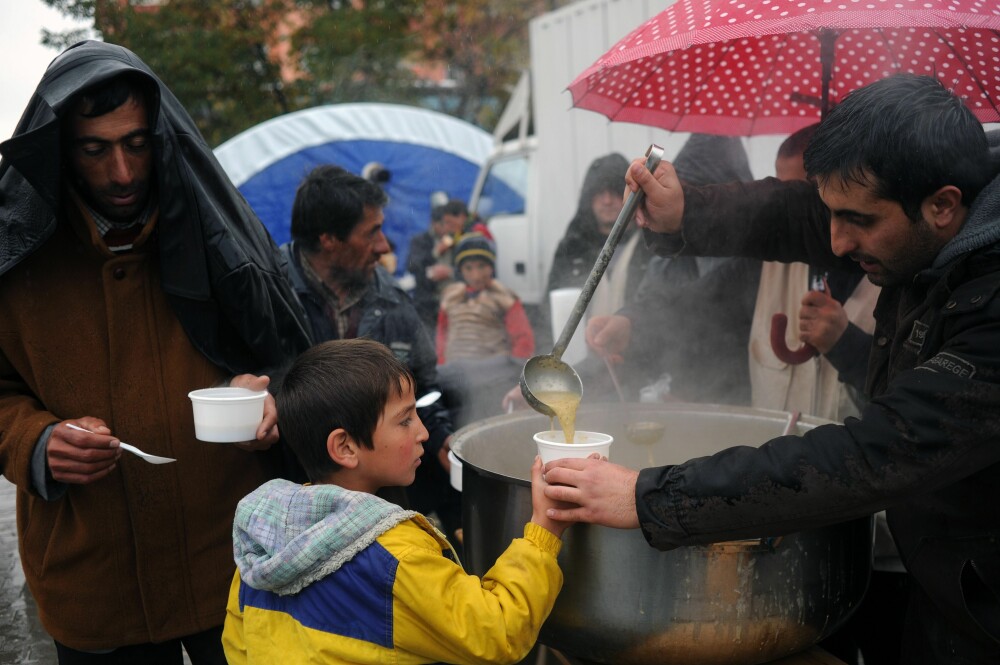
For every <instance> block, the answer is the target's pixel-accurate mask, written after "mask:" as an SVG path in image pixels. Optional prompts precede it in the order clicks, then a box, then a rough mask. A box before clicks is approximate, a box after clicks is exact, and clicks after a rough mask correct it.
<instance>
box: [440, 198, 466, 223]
mask: <svg viewBox="0 0 1000 665" xmlns="http://www.w3.org/2000/svg"><path fill="white" fill-rule="evenodd" d="M468 214H469V208H468V206H466V205H465V201H462V200H461V199H451V200H450V201H448V202H447V203H442V204H441V205H439V206H435V207H434V209H433V210H431V221H434V222H438V221H441V219H442V218H443V217H444V216H445V215H468Z"/></svg>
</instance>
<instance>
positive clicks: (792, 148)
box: [778, 122, 819, 158]
mask: <svg viewBox="0 0 1000 665" xmlns="http://www.w3.org/2000/svg"><path fill="white" fill-rule="evenodd" d="M817 129H819V123H818V122H817V123H813V124H811V125H808V126H806V127H803V128H802V129H800V130H798V131H796V132H795V133H794V134H791V135H790V136H789V137H788V138H786V139H785V140H784V141H782V142H781V145H780V146H778V157H784V158H788V157H795V156H797V155H801V154H803V153H804V152H805V151H806V148H807V147H808V146H809V141H810V140H811V139H812V137H813V135H814V134H816V130H817Z"/></svg>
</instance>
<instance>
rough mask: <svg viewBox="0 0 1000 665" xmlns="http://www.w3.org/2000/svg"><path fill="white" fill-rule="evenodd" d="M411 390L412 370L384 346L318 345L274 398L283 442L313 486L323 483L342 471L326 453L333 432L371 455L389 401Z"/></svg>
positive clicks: (354, 343) (367, 342) (354, 342)
mask: <svg viewBox="0 0 1000 665" xmlns="http://www.w3.org/2000/svg"><path fill="white" fill-rule="evenodd" d="M413 385H415V382H414V380H413V375H412V374H411V373H410V369H409V368H408V367H407V366H406V364H405V363H403V362H402V361H400V360H399V359H398V358H396V356H394V355H393V353H392V351H390V350H389V348H388V347H387V346H385V345H384V344H380V343H379V342H375V341H373V340H370V339H364V338H357V339H338V340H332V341H329V342H323V343H321V344H317V345H316V346H313V347H312V348H311V349H309V350H308V351H306V352H304V353H303V354H302V355H300V356H299V357H298V358H297V359H296V360H295V362H294V363H293V364H292V367H291V369H289V370H288V373H287V374H286V375H285V377H284V379H283V380H282V383H281V389H280V390H279V391H278V394H277V395H276V396H275V403H276V405H277V409H278V422H279V426H280V428H281V436H282V439H283V440H284V441H285V443H286V444H287V445H288V446H289V447H290V448H291V449H292V452H294V453H295V456H296V457H297V458H298V460H299V463H300V464H301V465H302V468H303V469H305V472H306V475H307V476H309V480H311V481H313V482H320V481H322V480H324V479H325V478H327V477H328V476H329V475H330V474H331V473H333V472H335V471H337V470H338V469H340V468H341V467H340V465H339V464H337V463H336V462H334V461H333V460H332V459H330V455H329V453H328V452H327V449H326V440H327V437H329V435H330V432H332V431H333V430H335V429H338V428H343V429H344V430H345V431H346V432H347V433H348V434H349V435H350V436H351V438H353V439H354V440H355V441H356V442H357V443H358V444H359V445H361V446H364V447H365V448H369V449H371V448H372V447H373V441H372V437H373V436H374V435H375V429H376V427H377V426H378V422H379V419H380V418H381V417H382V413H383V411H385V406H386V404H387V403H388V402H389V398H390V397H394V396H399V395H402V394H403V391H404V390H406V388H408V387H410V386H413Z"/></svg>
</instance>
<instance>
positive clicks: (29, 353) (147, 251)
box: [0, 208, 270, 650]
mask: <svg viewBox="0 0 1000 665" xmlns="http://www.w3.org/2000/svg"><path fill="white" fill-rule="evenodd" d="M71 217H72V219H71V220H70V223H60V224H59V225H58V227H57V228H56V230H55V232H54V234H53V236H52V237H51V238H50V239H49V240H48V241H47V242H45V244H44V245H42V246H41V247H40V248H39V249H38V250H36V251H35V252H34V253H32V254H31V255H29V256H27V257H26V258H25V259H24V260H23V261H21V262H20V263H19V264H18V265H17V266H15V267H14V268H12V269H11V270H10V271H9V272H8V273H7V274H5V275H4V276H3V278H2V279H0V469H2V471H3V473H4V475H5V476H6V477H7V478H8V479H9V480H11V481H12V482H14V483H15V484H16V485H17V486H18V495H17V526H18V533H19V536H20V551H21V559H22V564H23V566H24V572H25V577H26V578H27V581H28V585H29V587H30V589H31V592H32V594H33V595H34V596H35V598H36V600H37V601H38V606H39V608H40V612H41V619H42V623H43V625H44V626H45V628H46V630H48V631H49V633H51V634H52V636H53V637H54V638H55V639H56V640H58V641H59V642H62V643H64V644H66V645H68V646H71V647H74V648H76V649H83V650H96V649H103V648H110V647H113V646H120V645H125V644H132V643H140V642H149V641H154V642H156V641H162V640H166V639H170V638H175V637H178V636H182V635H186V634H190V633H194V632H198V631H202V630H205V629H208V628H210V627H213V626H219V625H221V624H222V622H223V620H224V617H225V605H226V597H227V593H228V586H229V581H230V580H231V578H232V574H233V569H234V564H233V557H232V540H231V531H232V519H233V513H234V509H235V505H236V502H237V501H238V500H239V499H240V498H241V497H242V496H243V495H245V494H247V493H248V492H249V491H250V490H252V489H253V488H255V487H257V486H258V485H259V484H260V483H261V482H263V481H264V480H266V479H267V478H268V477H270V474H269V473H268V465H267V462H268V461H269V455H268V454H262V453H250V452H246V451H243V450H240V449H237V448H235V447H234V446H232V445H225V444H211V443H202V442H199V441H197V440H195V438H194V431H193V422H192V416H191V406H190V402H189V400H188V398H187V392H188V391H189V390H192V389H195V388H201V387H206V386H210V385H214V384H217V383H218V382H220V381H221V380H223V379H224V376H223V372H222V371H221V370H220V369H219V368H217V367H215V366H214V365H212V364H211V363H210V362H209V361H208V360H207V359H205V357H204V356H203V355H202V354H201V353H199V352H197V351H196V350H195V349H194V347H193V346H192V345H191V343H190V341H189V339H188V336H187V335H186V334H185V332H184V330H183V328H182V327H181V325H180V323H179V322H178V320H177V318H176V316H175V314H174V312H173V310H172V309H171V307H170V306H169V304H168V303H167V301H166V299H165V297H164V294H163V290H162V288H161V285H160V283H159V266H158V253H157V251H156V235H155V226H156V222H155V220H153V221H152V222H150V223H149V224H147V227H146V229H145V230H144V232H143V235H142V236H141V237H140V239H139V240H138V241H137V244H136V249H135V250H134V251H132V252H129V253H126V254H124V255H120V256H115V255H113V254H112V253H111V252H109V251H108V250H107V249H106V248H105V246H104V243H103V241H102V240H100V239H99V238H98V236H97V233H96V230H95V227H94V225H93V222H92V221H91V220H89V219H87V220H85V219H84V218H83V216H82V214H81V213H80V212H78V211H77V209H76V208H74V210H73V211H72V212H71ZM43 405H44V406H43ZM83 416H95V417H98V418H102V419H103V420H104V421H105V422H106V423H107V425H108V427H109V428H110V429H111V431H112V432H113V433H114V434H115V436H118V437H121V440H123V441H127V442H131V443H134V444H136V445H138V446H139V447H141V448H142V449H143V450H145V451H147V452H150V453H155V454H158V455H166V456H169V457H175V458H177V462H176V463H173V464H165V465H159V466H157V465H151V464H147V463H146V462H143V461H142V460H140V459H138V458H137V457H134V456H131V455H128V454H123V455H122V457H121V459H120V460H119V462H118V465H117V467H116V468H115V469H114V471H112V473H111V474H110V475H109V476H108V477H106V478H104V479H102V480H100V481H98V482H96V483H93V484H90V485H70V486H68V490H67V492H66V494H65V495H64V496H62V497H61V498H59V499H57V500H54V501H51V502H48V501H45V500H43V499H41V498H40V497H39V496H38V495H37V494H36V493H35V491H34V490H31V491H29V489H28V488H33V484H32V482H31V480H30V465H31V454H32V450H33V448H34V446H35V442H36V441H37V440H38V438H39V436H40V435H41V434H42V432H43V431H44V429H45V428H46V426H48V425H50V424H53V423H55V422H58V421H61V420H64V419H69V418H79V417H83Z"/></svg>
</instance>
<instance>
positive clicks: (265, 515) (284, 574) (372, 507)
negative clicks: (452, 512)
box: [233, 479, 434, 596]
mask: <svg viewBox="0 0 1000 665" xmlns="http://www.w3.org/2000/svg"><path fill="white" fill-rule="evenodd" d="M414 518H416V519H417V520H418V522H420V523H421V524H422V525H426V527H425V528H429V529H430V530H431V531H432V532H433V531H434V530H433V527H430V525H429V524H428V523H427V521H426V519H424V518H423V517H422V516H421V515H420V514H419V513H415V512H413V511H409V510H403V509H402V508H400V507H399V506H397V505H396V504H394V503H390V502H388V501H385V500H384V499H380V498H379V497H377V496H375V495H373V494H368V493H367V492H352V491H350V490H345V489H344V488H342V487H338V486H337V485H299V484H297V483H293V482H291V481H288V480H281V479H279V480H271V481H269V482H266V483H264V484H263V485H261V486H260V487H258V488H257V489H256V490H254V491H253V492H251V493H250V494H248V495H247V496H246V497H244V498H243V500H242V501H240V503H239V506H237V508H236V519H235V522H234V524H233V555H234V557H235V559H236V566H237V568H239V571H240V577H241V578H242V579H243V581H244V582H245V583H246V584H248V585H250V586H251V587H253V588H255V589H263V590H266V591H272V592H274V593H277V594H279V595H282V596H285V595H289V594H293V593H297V592H299V591H301V590H302V589H304V588H305V587H307V586H309V585H310V584H312V583H313V582H315V581H317V580H320V579H322V578H324V577H326V576H327V575H329V574H331V573H333V572H334V571H336V570H337V569H339V568H340V567H341V566H343V565H344V564H345V563H347V562H348V561H350V560H351V559H352V558H353V557H354V556H355V555H357V554H358V553H359V552H361V551H362V550H364V549H365V548H366V547H368V546H369V545H371V544H372V543H373V542H375V539H376V538H378V537H379V536H380V535H382V534H383V533H385V532H386V531H388V530H389V529H391V528H393V527H394V526H396V525H397V524H399V523H401V522H404V521H406V520H409V519H414Z"/></svg>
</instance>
